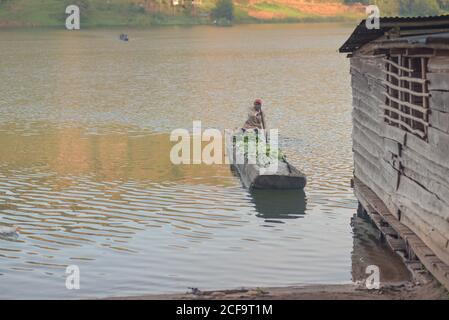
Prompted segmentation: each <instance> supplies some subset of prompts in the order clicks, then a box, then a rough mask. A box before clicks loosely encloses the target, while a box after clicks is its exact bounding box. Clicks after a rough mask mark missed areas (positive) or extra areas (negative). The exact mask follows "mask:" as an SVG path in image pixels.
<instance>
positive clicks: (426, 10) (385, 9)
mask: <svg viewBox="0 0 449 320" xmlns="http://www.w3.org/2000/svg"><path fill="white" fill-rule="evenodd" d="M343 2H344V3H345V4H354V3H362V4H365V5H368V4H375V5H377V6H379V9H380V11H381V15H382V16H406V17H407V16H431V15H438V14H444V13H448V12H449V0H343Z"/></svg>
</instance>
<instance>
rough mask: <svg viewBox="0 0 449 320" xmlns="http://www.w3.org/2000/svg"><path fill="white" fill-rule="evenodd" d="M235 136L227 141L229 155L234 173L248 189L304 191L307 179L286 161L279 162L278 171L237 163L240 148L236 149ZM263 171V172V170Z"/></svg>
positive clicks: (231, 136)
mask: <svg viewBox="0 0 449 320" xmlns="http://www.w3.org/2000/svg"><path fill="white" fill-rule="evenodd" d="M238 134H240V133H236V134H234V135H230V136H229V137H228V138H227V141H226V148H227V155H228V157H229V159H230V162H231V169H232V171H233V172H234V173H235V174H237V175H238V176H240V180H241V181H242V184H243V186H244V187H245V188H248V189H273V190H295V189H296V190H297V189H304V188H305V186H306V184H307V177H306V176H305V175H304V174H303V173H302V172H301V171H299V170H298V169H296V168H295V167H294V166H293V165H291V164H290V163H288V162H287V161H284V160H279V161H278V166H277V168H276V170H271V171H270V170H268V171H267V170H263V169H264V168H261V167H259V165H257V164H249V163H247V161H245V163H243V164H239V163H236V159H238V154H237V153H238V152H239V150H238V148H235V147H234V143H233V139H234V136H236V135H238ZM261 169H262V170H261Z"/></svg>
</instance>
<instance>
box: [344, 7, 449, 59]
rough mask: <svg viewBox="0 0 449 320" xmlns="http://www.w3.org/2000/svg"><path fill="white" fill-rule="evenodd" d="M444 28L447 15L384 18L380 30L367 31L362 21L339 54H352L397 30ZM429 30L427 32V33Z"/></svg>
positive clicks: (447, 21) (448, 26) (446, 24)
mask: <svg viewBox="0 0 449 320" xmlns="http://www.w3.org/2000/svg"><path fill="white" fill-rule="evenodd" d="M441 26H445V27H447V28H448V29H449V15H441V16H433V17H432V16H429V17H384V18H381V20H380V29H376V30H374V31H373V30H369V29H367V27H366V19H364V20H362V21H361V22H360V23H359V24H358V25H357V27H356V28H355V30H354V31H353V33H352V34H351V36H350V37H349V38H348V39H347V40H346V42H345V43H344V44H343V45H342V46H341V47H340V49H339V52H340V53H352V52H354V51H357V50H358V49H360V48H361V47H362V46H364V45H366V44H368V43H370V42H372V41H375V40H377V39H378V38H380V37H381V36H382V35H384V34H385V33H386V32H388V31H389V30H391V29H393V28H395V27H399V28H411V29H414V28H421V27H424V28H425V27H432V28H437V27H441ZM430 32H431V30H429V33H430Z"/></svg>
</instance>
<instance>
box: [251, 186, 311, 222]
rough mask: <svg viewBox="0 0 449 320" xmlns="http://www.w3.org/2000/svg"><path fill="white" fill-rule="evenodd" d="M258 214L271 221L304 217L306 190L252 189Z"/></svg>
mask: <svg viewBox="0 0 449 320" xmlns="http://www.w3.org/2000/svg"><path fill="white" fill-rule="evenodd" d="M251 196H252V198H253V199H252V201H253V203H254V204H255V206H256V211H257V214H256V216H257V217H259V218H262V219H265V220H267V221H270V222H274V221H277V222H282V220H286V219H287V220H288V219H298V218H303V216H304V215H305V213H306V205H307V200H306V194H305V193H304V190H283V191H282V190H252V191H251Z"/></svg>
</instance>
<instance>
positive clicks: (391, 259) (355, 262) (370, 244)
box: [351, 207, 411, 283]
mask: <svg viewBox="0 0 449 320" xmlns="http://www.w3.org/2000/svg"><path fill="white" fill-rule="evenodd" d="M351 225H352V228H353V231H354V248H353V251H352V279H353V281H363V280H365V279H366V278H367V277H368V275H367V274H366V268H367V267H368V266H371V265H375V266H379V269H380V282H381V283H382V282H403V281H409V280H410V279H411V275H410V272H409V270H408V269H407V267H406V266H405V264H403V263H401V262H400V258H399V257H398V255H397V254H396V253H394V252H393V251H391V250H389V249H388V244H387V243H386V242H385V240H384V239H383V238H382V237H381V234H380V232H379V230H377V228H376V227H374V225H373V222H372V221H371V220H370V218H369V217H368V215H367V214H366V213H364V212H363V210H362V208H361V207H359V209H358V210H357V214H355V215H354V217H353V218H352V220H351Z"/></svg>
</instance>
